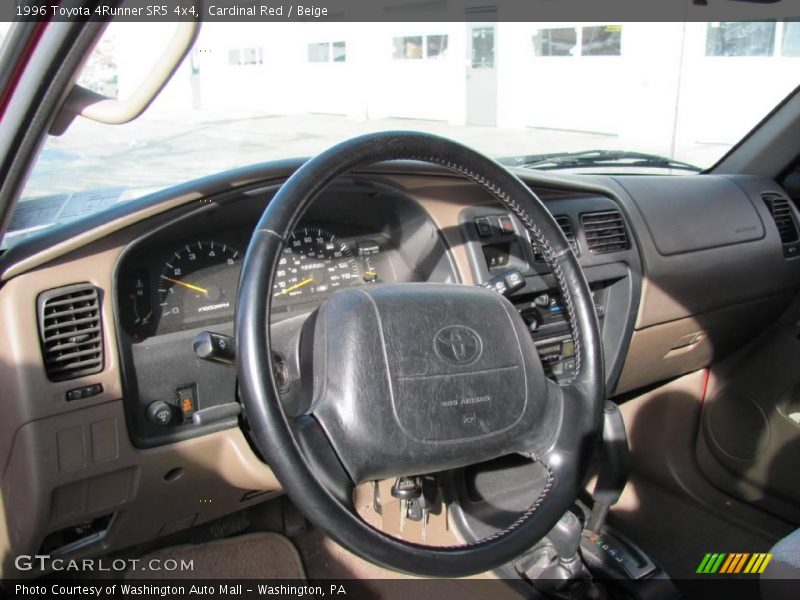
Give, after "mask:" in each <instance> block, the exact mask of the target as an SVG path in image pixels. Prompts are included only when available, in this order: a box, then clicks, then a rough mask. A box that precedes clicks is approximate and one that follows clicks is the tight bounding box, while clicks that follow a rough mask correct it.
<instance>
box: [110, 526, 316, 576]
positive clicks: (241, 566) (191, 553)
mask: <svg viewBox="0 0 800 600" xmlns="http://www.w3.org/2000/svg"><path fill="white" fill-rule="evenodd" d="M153 559H159V560H161V561H162V563H163V561H164V560H166V559H173V560H177V561H178V562H179V563H180V561H181V560H186V561H188V560H191V561H193V566H194V568H193V569H192V570H183V571H180V570H179V571H166V570H159V571H152V570H149V569H147V565H148V564H149V562H150V561H151V560H153ZM139 565H141V567H140V569H139V570H135V571H128V572H127V573H126V574H125V578H126V579H197V578H202V579H305V577H306V576H305V571H304V569H303V563H302V561H301V560H300V555H299V554H298V552H297V549H296V548H295V546H294V544H292V542H290V541H289V540H288V539H287V538H286V537H284V536H282V535H279V534H277V533H250V534H245V535H239V536H235V537H230V538H225V539H222V540H214V541H211V542H206V543H203V544H184V545H182V546H171V547H169V548H162V549H161V550H158V551H156V552H152V553H150V554H146V555H144V556H142V557H141V559H140V562H139Z"/></svg>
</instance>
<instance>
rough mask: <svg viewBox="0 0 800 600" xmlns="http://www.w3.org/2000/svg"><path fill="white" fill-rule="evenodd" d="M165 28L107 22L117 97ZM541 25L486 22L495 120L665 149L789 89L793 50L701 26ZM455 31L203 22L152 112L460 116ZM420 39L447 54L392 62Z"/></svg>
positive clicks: (745, 121) (143, 67) (459, 44)
mask: <svg viewBox="0 0 800 600" xmlns="http://www.w3.org/2000/svg"><path fill="white" fill-rule="evenodd" d="M558 25H559V24H546V26H547V27H555V26H558ZM565 25H566V24H565ZM570 25H574V24H570ZM172 27H173V25H169V24H164V25H155V24H152V25H148V27H147V28H146V29H145V28H142V27H139V26H137V24H120V25H115V26H114V28H115V31H116V35H117V40H116V52H117V57H118V66H119V89H120V95H121V96H124V95H125V94H126V92H128V91H130V90H131V89H132V88H133V87H134V86H135V85H136V83H138V80H139V79H140V78H141V77H142V76H143V74H144V73H145V72H146V71H147V69H149V66H150V65H151V64H152V63H153V62H154V61H155V60H156V59H157V56H158V54H159V53H160V52H161V49H162V48H163V45H164V44H165V43H166V39H167V38H168V36H169V35H170V33H171V28H172ZM538 27H539V25H537V24H529V23H499V24H498V26H497V34H496V39H497V46H496V65H497V93H498V115H497V122H498V126H500V127H504V128H511V129H525V128H530V127H535V128H553V129H566V130H577V131H589V132H598V133H606V134H610V135H614V136H619V137H620V138H625V140H628V141H630V142H632V143H634V142H641V144H645V145H647V146H649V147H647V148H644V147H643V146H642V145H641V144H638V143H637V145H636V147H639V148H643V149H649V150H652V151H658V152H667V151H669V150H670V148H671V146H672V145H673V143H674V144H677V145H678V146H691V145H692V144H698V143H700V144H705V143H709V144H714V143H728V144H729V143H732V142H734V141H735V140H737V139H739V138H740V137H741V136H742V135H743V134H744V133H745V132H746V130H747V129H749V128H750V127H751V126H752V125H754V124H755V123H756V122H757V120H758V119H759V118H760V117H762V116H763V115H764V114H765V113H766V112H767V111H768V110H769V109H770V108H771V107H772V106H774V105H775V103H776V102H777V101H778V100H779V99H780V98H782V97H783V96H785V95H786V94H788V93H789V92H790V91H791V90H792V89H793V88H794V86H795V85H796V84H797V75H796V74H797V72H798V66H800V58H739V57H706V56H705V35H706V25H705V24H704V23H688V24H685V25H684V24H681V23H655V24H636V23H624V24H622V27H623V29H622V55H621V56H611V57H604V56H597V57H595V56H588V57H577V56H569V57H537V56H535V54H534V51H533V46H532V40H531V38H532V35H533V33H534V31H535V30H536V29H537V28H538ZM143 32H146V36H147V37H146V38H143V37H142V33H143ZM466 32H467V26H466V24H465V23H383V24H381V23H361V24H352V23H318V24H305V23H288V24H279V23H253V24H241V23H237V24H224V23H207V24H205V25H204V27H203V30H202V32H201V35H200V38H199V40H198V42H197V45H196V52H195V55H194V61H195V67H196V68H197V69H199V73H197V74H194V75H193V74H192V68H191V65H190V64H189V62H188V61H187V62H186V63H184V64H183V65H182V66H181V68H180V69H179V71H178V73H177V74H176V77H175V80H174V81H173V82H172V83H171V84H170V86H169V87H168V89H167V91H166V92H165V93H164V94H163V95H162V96H161V97H160V98H159V99H158V100H157V101H156V103H155V104H154V106H153V107H152V109H151V110H152V113H151V114H160V113H164V114H167V113H169V114H172V115H180V114H186V113H188V112H189V111H194V110H202V111H207V112H209V114H212V115H213V114H216V113H220V114H228V115H230V113H231V112H233V113H234V115H235V113H236V111H242V112H248V113H252V112H258V113H261V114H266V115H271V114H303V113H309V112H315V113H332V114H341V115H346V116H348V117H351V118H357V119H383V118H388V117H401V118H414V119H433V120H441V121H446V122H449V123H452V124H464V122H465V114H466V93H467V91H466V90H467V88H466V72H467V37H466ZM426 34H428V35H430V34H446V35H447V36H448V51H447V55H446V56H445V57H441V58H437V59H431V60H397V59H394V58H393V57H392V53H393V42H392V40H393V38H394V37H396V36H404V35H426ZM334 41H345V42H346V44H347V60H346V62H344V63H333V62H331V63H311V62H309V61H308V59H307V52H308V50H307V47H308V44H309V43H315V42H334ZM248 46H250V47H261V48H263V56H264V59H263V64H260V65H242V66H232V65H230V64H229V60H228V53H229V51H230V49H231V48H237V47H238V48H244V47H248ZM681 67H683V70H682V73H681ZM734 106H735V107H736V108H735V110H736V111H737V113H736V114H735V115H733V114H731V112H730V111H731V110H732V108H731V107H734ZM676 127H677V129H676Z"/></svg>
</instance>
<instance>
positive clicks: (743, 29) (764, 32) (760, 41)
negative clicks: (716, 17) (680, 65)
mask: <svg viewBox="0 0 800 600" xmlns="http://www.w3.org/2000/svg"><path fill="white" fill-rule="evenodd" d="M784 39H786V38H785V37H784ZM774 46H775V23H774V22H768V21H755V22H750V23H746V22H738V21H736V22H727V23H709V24H708V27H707V29H706V56H772V52H773V48H774Z"/></svg>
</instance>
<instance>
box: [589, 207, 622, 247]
mask: <svg viewBox="0 0 800 600" xmlns="http://www.w3.org/2000/svg"><path fill="white" fill-rule="evenodd" d="M581 225H583V233H584V235H586V245H587V246H588V247H589V252H591V253H592V254H608V253H609V252H621V251H622V250H627V249H628V248H630V247H631V246H630V240H629V239H628V231H627V230H626V229H625V221H623V220H622V214H621V213H620V212H619V211H618V210H603V211H600V212H592V213H584V214H582V215H581Z"/></svg>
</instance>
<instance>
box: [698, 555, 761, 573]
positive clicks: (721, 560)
mask: <svg viewBox="0 0 800 600" xmlns="http://www.w3.org/2000/svg"><path fill="white" fill-rule="evenodd" d="M770 560H772V554H768V553H764V552H756V553H754V554H750V553H749V552H732V553H725V552H713V553H712V552H709V553H707V554H706V555H705V556H704V557H703V560H702V561H700V566H699V567H697V571H696V572H697V573H701V574H703V575H713V574H715V573H719V574H725V575H738V574H740V573H752V574H758V573H763V572H764V569H766V568H767V565H768V564H769V561H770Z"/></svg>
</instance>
